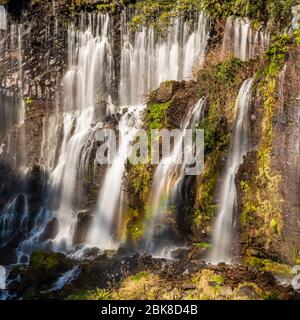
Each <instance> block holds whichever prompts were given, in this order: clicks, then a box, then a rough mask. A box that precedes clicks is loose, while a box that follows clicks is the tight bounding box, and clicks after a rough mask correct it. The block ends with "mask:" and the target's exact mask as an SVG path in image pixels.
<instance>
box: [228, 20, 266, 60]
mask: <svg viewBox="0 0 300 320" xmlns="http://www.w3.org/2000/svg"><path fill="white" fill-rule="evenodd" d="M269 42H270V35H269V33H268V32H266V31H265V30H264V29H263V28H260V29H259V30H257V31H255V30H253V29H252V28H251V21H250V20H249V19H248V18H238V17H229V18H228V20H227V23H226V27H225V32H224V38H223V45H222V51H223V53H227V52H229V53H232V54H233V55H234V56H235V57H236V58H239V59H241V60H242V61H247V60H249V59H255V58H257V57H259V56H261V55H262V54H263V53H264V51H265V50H266V49H267V48H268V46H269Z"/></svg>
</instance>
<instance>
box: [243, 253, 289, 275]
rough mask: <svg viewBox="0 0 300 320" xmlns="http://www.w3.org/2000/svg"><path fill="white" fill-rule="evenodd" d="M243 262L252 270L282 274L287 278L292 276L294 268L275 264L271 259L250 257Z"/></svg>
mask: <svg viewBox="0 0 300 320" xmlns="http://www.w3.org/2000/svg"><path fill="white" fill-rule="evenodd" d="M243 262H244V264H245V265H247V266H249V267H250V268H257V269H260V270H262V271H267V272H271V273H274V274H282V275H286V276H291V275H292V268H291V267H290V266H289V265H286V264H283V263H278V262H274V261H272V260H270V259H259V258H257V257H252V256H248V257H245V258H244V260H243Z"/></svg>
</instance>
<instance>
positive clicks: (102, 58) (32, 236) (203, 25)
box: [1, 13, 210, 262]
mask: <svg viewBox="0 0 300 320" xmlns="http://www.w3.org/2000/svg"><path fill="white" fill-rule="evenodd" d="M126 25H128V20H127V18H125V16H124V17H123V21H122V26H121V29H122V39H121V57H120V61H114V60H113V59H114V57H113V54H112V50H113V49H112V48H113V41H114V40H113V35H114V33H113V30H112V28H111V26H112V22H111V20H110V16H109V15H104V14H98V15H91V14H83V15H82V16H81V17H80V22H79V27H78V29H76V28H75V27H73V26H71V27H70V28H69V30H68V71H67V73H66V74H65V76H64V78H63V81H62V85H63V95H62V102H63V103H62V108H58V110H57V112H56V113H51V114H50V115H48V116H47V117H45V118H44V119H43V137H42V143H41V156H40V159H39V163H40V165H41V167H42V168H43V169H44V171H45V172H46V175H45V182H44V185H45V188H46V189H47V192H46V193H45V196H44V198H45V199H44V200H43V204H42V206H41V208H40V209H39V211H38V212H36V213H35V216H34V217H33V219H32V221H31V222H32V223H31V229H30V230H27V231H28V232H27V234H26V238H25V239H24V241H22V242H21V243H20V244H19V247H18V248H17V260H18V262H22V261H24V256H26V257H28V256H30V254H31V252H32V251H33V250H37V249H39V248H51V246H52V249H54V250H70V249H73V248H74V244H73V242H74V241H73V240H74V232H75V228H76V223H77V215H78V212H79V210H80V209H78V206H77V204H76V201H77V202H78V199H76V198H77V196H76V194H77V192H78V190H80V185H81V183H82V180H83V178H82V177H86V169H87V165H88V162H89V159H90V156H91V153H92V152H93V145H94V143H95V135H96V132H97V130H99V129H100V128H102V126H103V125H105V121H106V120H107V118H109V117H110V116H111V114H112V113H115V115H117V114H121V113H122V116H121V118H120V119H121V120H120V121H119V124H118V129H119V131H120V142H121V144H120V145H119V150H120V156H119V155H117V156H116V158H115V159H114V161H113V163H112V165H111V166H110V167H109V168H108V169H107V172H106V174H105V176H104V180H103V182H102V184H101V187H100V190H99V197H98V203H97V209H96V212H95V218H94V223H93V224H92V226H91V229H90V230H89V232H88V236H87V239H86V244H87V245H91V246H97V247H100V248H101V249H107V248H111V247H115V246H116V245H117V244H118V242H119V238H118V236H116V235H117V233H118V230H114V227H115V226H116V225H118V226H119V225H120V221H122V218H123V217H122V214H123V209H124V205H125V199H124V201H123V192H122V180H123V176H124V172H125V160H126V159H124V157H122V155H123V153H124V152H125V151H127V150H128V148H130V143H131V141H132V140H134V137H135V134H136V131H137V128H138V127H139V125H140V121H141V114H142V111H143V110H144V105H143V102H144V98H145V95H146V94H148V93H149V92H150V91H151V90H153V89H154V88H155V87H157V86H158V85H159V84H160V83H161V82H162V81H164V80H182V79H189V78H191V77H192V75H193V68H194V67H196V66H198V65H201V63H203V58H204V53H205V50H206V46H207V42H208V38H209V26H210V19H209V18H207V17H206V16H205V15H204V14H203V13H200V14H197V15H195V16H193V23H190V21H187V20H185V19H184V18H183V17H179V18H175V19H174V23H173V25H172V26H171V27H170V29H169V30H168V32H167V33H166V34H165V35H158V34H156V32H154V31H153V30H152V29H150V28H143V29H141V30H139V31H137V32H134V33H132V32H130V31H129V30H128V29H127V27H126ZM49 30H50V29H49ZM49 30H48V29H47V30H46V32H47V33H48V32H49ZM28 31H30V27H29V28H28V30H27V29H26V24H24V26H18V25H10V46H11V47H17V53H18V56H17V58H18V61H17V62H18V70H17V71H18V72H17V73H18V77H17V78H18V80H17V82H18V86H19V87H20V91H21V95H22V93H23V91H25V92H27V91H28V84H26V81H27V80H28V79H27V78H26V77H27V76H26V72H23V70H22V67H23V49H22V41H23V40H22V37H23V35H25V34H28ZM48 36H49V35H48ZM170 52H171V59H170V58H169V57H170V55H169V54H170ZM116 65H120V69H121V70H120V71H121V72H120V81H119V92H118V96H119V103H118V105H114V104H113V103H112V98H111V97H112V96H113V92H112V91H113V89H112V87H113V85H112V82H113V81H115V75H114V71H115V69H114V68H115V67H116ZM174 66H178V68H174ZM23 82H24V83H23ZM31 90H35V91H36V92H37V93H38V92H39V91H41V88H35V89H31ZM28 94H29V91H28ZM20 100H21V102H22V103H20V104H18V108H17V109H18V119H17V122H18V123H19V124H20V125H21V124H23V122H24V103H23V98H22V99H20ZM18 103H19V101H18ZM114 103H115V104H116V101H114ZM125 109H127V111H126V110H125ZM5 130H7V129H5ZM8 141H9V139H8ZM9 148H10V143H8V146H7V149H9ZM5 149H6V147H5V146H1V154H2V153H3V152H6V150H5ZM10 152H11V150H7V153H10ZM22 163H23V162H22ZM48 176H49V181H46V180H47V179H48ZM22 192H23V191H22ZM24 194H25V191H24ZM30 214H31V213H30ZM23 215H24V217H26V216H27V214H24V213H23ZM53 219H56V220H57V223H58V233H57V235H56V236H55V238H54V239H53V240H49V239H46V238H45V232H46V230H47V225H48V224H49V223H50V222H51V221H52V220H53ZM6 238H7V240H8V237H6Z"/></svg>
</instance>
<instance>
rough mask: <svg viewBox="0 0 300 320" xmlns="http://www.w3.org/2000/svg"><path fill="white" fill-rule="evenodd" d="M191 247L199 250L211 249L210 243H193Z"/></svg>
mask: <svg viewBox="0 0 300 320" xmlns="http://www.w3.org/2000/svg"><path fill="white" fill-rule="evenodd" d="M193 246H194V247H196V248H200V249H209V248H211V243H206V242H195V243H193Z"/></svg>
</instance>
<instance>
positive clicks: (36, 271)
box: [26, 251, 72, 284]
mask: <svg viewBox="0 0 300 320" xmlns="http://www.w3.org/2000/svg"><path fill="white" fill-rule="evenodd" d="M71 268H72V263H71V261H69V260H68V259H67V258H66V257H65V256H64V255H63V254H62V253H54V252H44V251H36V252H33V253H32V255H31V257H30V262H29V268H28V270H27V272H26V278H27V279H32V280H33V281H34V283H35V284H48V283H50V284H51V282H53V281H54V280H56V279H57V277H59V276H60V275H61V274H63V273H64V272H66V271H68V270H70V269H71Z"/></svg>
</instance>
